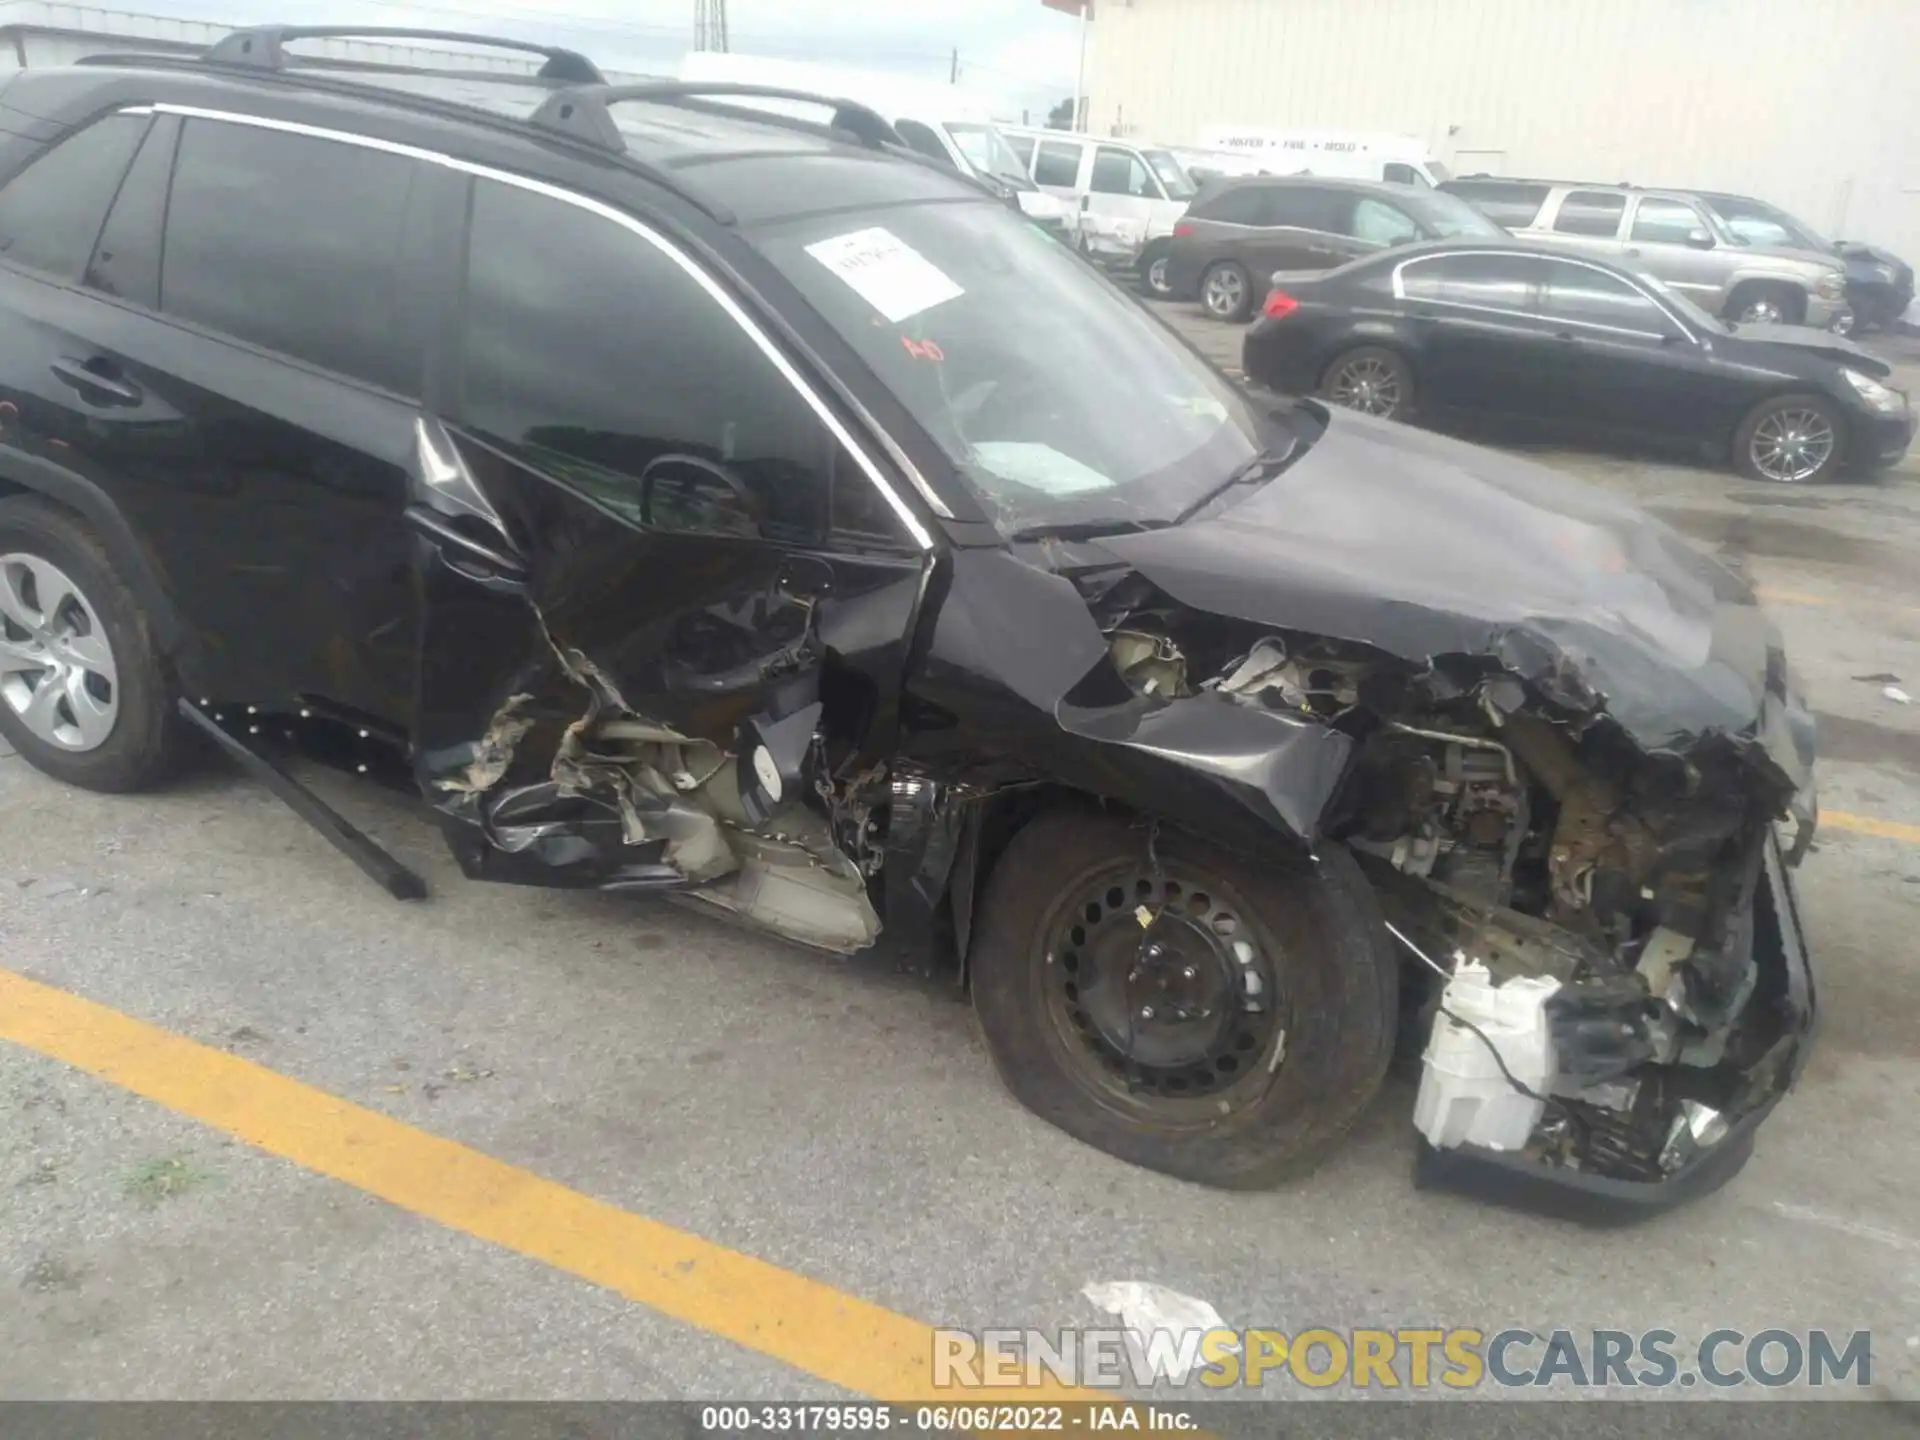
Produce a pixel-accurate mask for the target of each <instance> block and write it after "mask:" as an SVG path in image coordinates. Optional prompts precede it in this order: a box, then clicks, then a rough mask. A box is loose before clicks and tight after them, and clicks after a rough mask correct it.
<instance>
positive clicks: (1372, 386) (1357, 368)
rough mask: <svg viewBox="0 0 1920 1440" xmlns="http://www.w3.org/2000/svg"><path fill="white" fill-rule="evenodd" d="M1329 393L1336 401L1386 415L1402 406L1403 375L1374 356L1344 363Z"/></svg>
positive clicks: (1339, 403)
mask: <svg viewBox="0 0 1920 1440" xmlns="http://www.w3.org/2000/svg"><path fill="white" fill-rule="evenodd" d="M1327 392H1328V398H1330V399H1331V400H1332V401H1333V403H1334V404H1336V405H1343V406H1345V407H1346V408H1347V409H1349V410H1358V411H1360V412H1361V413H1362V414H1364V415H1378V416H1381V417H1382V418H1385V417H1387V416H1390V415H1392V414H1393V412H1394V411H1396V410H1398V409H1399V408H1400V376H1399V375H1398V373H1396V372H1395V370H1394V368H1393V366H1391V365H1389V364H1388V363H1387V362H1386V361H1384V360H1381V359H1378V358H1377V357H1375V356H1372V355H1364V356H1362V357H1360V358H1359V359H1357V360H1348V361H1346V362H1344V363H1343V364H1342V365H1340V366H1339V368H1337V369H1336V370H1335V371H1334V372H1333V380H1332V382H1331V383H1330V384H1329V385H1328V386H1327Z"/></svg>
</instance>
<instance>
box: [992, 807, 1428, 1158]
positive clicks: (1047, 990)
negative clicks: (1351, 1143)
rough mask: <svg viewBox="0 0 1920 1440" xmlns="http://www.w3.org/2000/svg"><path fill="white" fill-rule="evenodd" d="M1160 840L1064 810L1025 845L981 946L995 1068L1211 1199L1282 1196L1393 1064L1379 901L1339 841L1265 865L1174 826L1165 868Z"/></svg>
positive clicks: (1097, 1143)
mask: <svg viewBox="0 0 1920 1440" xmlns="http://www.w3.org/2000/svg"><path fill="white" fill-rule="evenodd" d="M1148 835H1149V832H1148V830H1147V829H1146V828H1145V827H1144V826H1142V825H1139V824H1130V823H1129V822H1127V821H1125V820H1122V819H1119V818H1117V817H1115V816H1112V815H1106V814H1101V813H1098V812H1094V811H1089V810H1081V809H1062V810H1055V811H1050V812H1048V813H1046V814H1044V815H1041V816H1040V817H1039V818H1037V819H1035V820H1034V821H1032V822H1031V823H1030V824H1028V825H1027V826H1026V828H1024V829H1023V830H1021V831H1020V832H1019V834H1017V835H1016V836H1015V837H1014V838H1013V841H1012V842H1011V843H1010V844H1009V845H1008V847H1007V849H1006V850H1005V852H1004V853H1003V854H1002V855H1001V857H1000V859H999V862H998V863H997V864H996V865H995V866H994V869H993V873H992V876H991V877H990V879H989V881H988V884H987V887H986V893H985V896H984V897H983V903H982V905H981V911H980V915H981V923H980V927H979V929H978V930H977V931H976V932H975V933H976V939H975V940H974V943H973V947H972V975H973V1003H974V1009H975V1012H976V1013H977V1014H978V1015H979V1017H980V1024H981V1028H982V1030H983V1031H984V1032H985V1035H986V1040H987V1046H988V1049H989V1050H990V1051H991V1052H992V1055H993V1061H994V1065H995V1067H996V1068H997V1069H998V1070H999V1072H1000V1076H1001V1078H1002V1079H1003V1080H1004V1081H1005V1082H1006V1085H1007V1088H1008V1089H1010V1090H1011V1091H1012V1092H1013V1094H1014V1096H1015V1097H1016V1098H1017V1099H1019V1100H1020V1101H1021V1103H1022V1104H1024V1105H1026V1106H1027V1107H1028V1108H1029V1109H1030V1110H1032V1111H1033V1112H1034V1113H1035V1114H1037V1115H1039V1116H1040V1117H1041V1118H1042V1119H1044V1120H1046V1121H1048V1122H1049V1123H1051V1124H1053V1125H1057V1126H1058V1127H1059V1128H1060V1129H1062V1130H1064V1131H1066V1132H1067V1133H1068V1134H1069V1135H1072V1136H1074V1137H1075V1138H1076V1139H1079V1140H1083V1141H1085V1142H1086V1143H1087V1144H1089V1145H1092V1146H1094V1147H1096V1148H1098V1149H1101V1150H1104V1151H1106V1152H1107V1153H1108V1154H1110V1155H1115V1156H1118V1157H1119V1158H1121V1159H1123V1160H1129V1161H1131V1162H1133V1163H1134V1164H1136V1165H1143V1166H1146V1167H1147V1168H1148V1169H1152V1170H1159V1171H1163V1172H1165V1173H1167V1174H1169V1175H1177V1176H1179V1177H1180V1178H1182V1179H1185V1180H1193V1181H1197V1182H1199V1183H1201V1184H1204V1185H1215V1186H1220V1187H1223V1188H1227V1189H1264V1188H1267V1187H1270V1186H1273V1185H1275V1184H1278V1183H1279V1182H1280V1181H1282V1180H1284V1179H1286V1178H1288V1177H1289V1176H1292V1175H1296V1174H1299V1173H1302V1172H1304V1171H1305V1170H1307V1169H1309V1168H1311V1167H1312V1166H1313V1165H1314V1164H1315V1163H1316V1162H1317V1161H1318V1160H1319V1159H1320V1158H1321V1157H1322V1156H1323V1155H1324V1154H1325V1152H1326V1151H1327V1150H1328V1149H1329V1148H1330V1147H1331V1146H1332V1145H1333V1144H1334V1143H1335V1142H1336V1141H1338V1140H1339V1139H1340V1137H1341V1136H1342V1135H1344V1133H1345V1132H1346V1131H1347V1129H1348V1128H1349V1127H1350V1126H1351V1125H1352V1124H1353V1122H1354V1121H1355V1120H1356V1119H1357V1118H1358V1117H1359V1116H1360V1114H1361V1113H1362V1111H1363V1110H1364V1109H1365V1108H1366V1106H1367V1104H1368V1102H1369V1101H1371V1100H1372V1098H1373V1096H1374V1094H1375V1093H1376V1091H1378V1089H1379V1087H1380V1082H1381V1080H1382V1078H1383V1077H1384V1076H1385V1074H1386V1070H1387V1064H1388V1061H1389V1060H1390V1059H1391V1058H1392V1053H1393V1046H1394V1037H1395V1025H1396V1012H1397V1008H1398V1004H1399V971H1398V966H1397V961H1396V958H1395V956H1394V954H1393V953H1392V951H1391V950H1390V948H1389V947H1388V945H1387V941H1386V931H1385V928H1384V926H1383V925H1382V922H1381V919H1380V913H1379V909H1378V905H1377V902H1376V901H1375V898H1374V895H1373V891H1372V889H1371V887H1370V886H1369V885H1368V883H1367V881H1366V878H1365V876H1364V875H1362V873H1361V872H1360V869H1359V867H1358V866H1357V865H1356V864H1355V863H1354V861H1353V858H1352V856H1351V855H1350V854H1349V853H1348V852H1347V850H1346V849H1345V848H1344V847H1342V846H1340V845H1337V844H1333V843H1330V842H1328V843H1323V844H1322V846H1321V850H1320V857H1319V860H1318V862H1317V863H1316V862H1315V861H1314V860H1312V859H1310V858H1309V857H1307V856H1306V855H1305V854H1304V853H1295V854H1293V855H1292V856H1291V857H1288V856H1286V855H1284V854H1283V855H1281V856H1280V857H1278V858H1275V857H1273V856H1266V855H1263V856H1261V857H1259V859H1258V860H1257V861H1256V860H1254V859H1252V858H1250V857H1244V856H1241V855H1238V854H1235V853H1233V852H1232V851H1229V850H1226V849H1223V848H1221V847H1219V846H1216V845H1213V844H1211V843H1209V842H1207V841H1205V840H1201V839H1199V838H1197V837H1194V836H1190V835H1186V834H1184V833H1180V832H1174V831H1170V830H1165V829H1163V830H1161V831H1160V832H1159V834H1158V835H1157V837H1155V839H1154V841H1153V848H1152V852H1151V855H1152V856H1157V866H1156V863H1155V860H1154V859H1153V858H1151V857H1150V852H1149V849H1148ZM1156 874H1157V877H1158V878H1155V877H1156ZM1116 897H1117V898H1116ZM1135 907H1142V908H1145V909H1146V910H1147V911H1148V913H1149V915H1150V916H1151V917H1152V922H1151V928H1143V927H1142V926H1141V924H1140V922H1139V919H1138V916H1139V913H1140V912H1139V909H1138V908H1135ZM1096 915H1097V918H1096ZM1076 936H1077V937H1078V938H1076ZM1149 951H1151V952H1152V953H1153V954H1154V955H1156V956H1158V958H1157V959H1152V960H1149V959H1147V958H1146V957H1147V956H1148V954H1149ZM1162 952H1164V953H1162ZM1255 974H1258V975H1259V976H1260V977H1261V979H1260V983H1259V984H1258V985H1256V984H1254V982H1253V980H1251V979H1249V978H1248V977H1249V976H1253V975H1255ZM1183 987H1184V988H1183ZM1208 997H1212V998H1213V999H1214V1000H1217V1001H1219V1002H1221V1003H1219V1004H1217V1005H1202V1004H1200V1003H1199V1002H1200V1001H1201V1000H1203V999H1206V998H1208ZM1156 1005H1158V1006H1159V1013H1158V1018H1157V1020H1156V1018H1155V1011H1154V1007H1155V1006H1156ZM1260 1006H1264V1007H1265V1008H1264V1009H1262V1008H1260ZM1076 1015H1077V1017H1078V1018H1077V1019H1076V1018H1075V1017H1076ZM1116 1024H1118V1025H1119V1026H1120V1027H1121V1028H1119V1029H1117V1030H1116V1028H1115V1027H1116ZM1128 1047H1131V1049H1129V1048H1128Z"/></svg>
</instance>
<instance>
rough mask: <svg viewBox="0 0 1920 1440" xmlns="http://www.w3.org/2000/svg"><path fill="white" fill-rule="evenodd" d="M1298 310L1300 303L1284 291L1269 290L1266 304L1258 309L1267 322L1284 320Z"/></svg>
mask: <svg viewBox="0 0 1920 1440" xmlns="http://www.w3.org/2000/svg"><path fill="white" fill-rule="evenodd" d="M1299 308H1300V302H1299V301H1298V300H1296V299H1294V298H1293V297H1292V296H1291V295H1289V294H1287V292H1286V291H1284V290H1269V291H1268V292H1267V303H1266V304H1264V305H1262V306H1261V307H1260V313H1261V314H1262V315H1264V316H1266V317H1267V319H1269V320H1284V319H1286V318H1287V316H1289V315H1291V314H1292V313H1293V312H1294V311H1296V310H1298V309H1299Z"/></svg>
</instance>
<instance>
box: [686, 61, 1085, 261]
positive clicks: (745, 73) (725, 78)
mask: <svg viewBox="0 0 1920 1440" xmlns="http://www.w3.org/2000/svg"><path fill="white" fill-rule="evenodd" d="M679 73H680V78H681V79H682V80H688V81H701V82H708V83H713V84H724V85H768V86H773V87H776V88H778V89H782V90H804V91H806V92H807V93H808V94H810V95H821V96H825V97H828V98H830V99H836V100H853V101H857V102H858V103H859V104H862V105H865V106H866V107H867V108H868V109H870V110H873V111H876V112H877V113H878V114H879V115H880V116H881V118H883V119H884V120H886V122H887V123H888V124H890V125H891V126H893V128H894V129H895V130H897V131H899V132H900V138H901V139H902V140H904V141H906V143H907V144H908V146H909V147H911V148H912V149H914V150H916V151H918V152H919V153H920V154H922V155H925V156H927V157H928V158H929V159H932V160H937V161H939V162H940V163H941V164H942V165H947V166H950V167H952V168H953V169H955V170H958V171H959V172H960V173H961V174H963V175H970V176H972V177H973V178H974V179H976V180H978V181H980V183H981V184H983V185H985V186H986V187H987V188H988V189H990V190H992V191H993V192H994V193H995V194H997V195H999V196H1001V197H1002V198H1003V199H1005V200H1006V201H1008V203H1010V204H1013V203H1017V204H1018V205H1019V206H1020V209H1021V211H1022V213H1024V214H1025V215H1026V216H1027V217H1028V218H1029V219H1031V220H1033V221H1035V222H1036V223H1038V224H1040V225H1042V226H1044V227H1045V228H1046V229H1048V230H1050V231H1052V232H1053V233H1054V234H1055V235H1056V236H1058V237H1059V238H1060V239H1062V240H1064V241H1066V242H1067V243H1068V244H1072V243H1073V242H1074V240H1075V238H1076V237H1077V234H1078V226H1077V224H1076V223H1075V222H1076V220H1077V218H1078V217H1077V212H1076V211H1075V210H1074V209H1073V207H1072V206H1070V205H1066V204H1063V203H1061V201H1060V200H1059V199H1058V198H1056V197H1055V196H1051V195H1048V194H1047V193H1046V192H1045V191H1044V190H1042V189H1040V188H1039V187H1038V186H1036V185H1035V184H1034V183H1033V180H1032V177H1030V176H1029V175H1028V174H1027V169H1026V166H1024V165H1023V164H1021V163H1020V158H1019V156H1017V155H1016V154H1014V152H1013V150H1012V149H1011V148H1010V147H1009V146H1008V144H1007V141H1006V139H1005V137H1004V136H1002V135H1001V133H1000V131H999V130H998V129H997V128H996V127H995V126H994V124H993V123H992V121H991V120H990V119H989V118H988V110H987V107H986V106H985V105H984V104H982V103H980V102H979V101H977V100H975V99H974V98H972V97H971V96H968V95H967V94H965V93H964V92H963V91H960V90H958V89H956V88H955V87H954V86H951V85H925V84H914V83H912V82H903V81H902V80H901V79H900V77H899V76H897V75H876V74H874V73H872V72H871V71H864V70H846V69H841V68H840V67H838V66H832V65H811V64H807V63H805V62H803V61H798V60H773V59H768V58H765V57H763V56H758V55H735V54H722V53H720V52H717V51H712V50H695V51H691V52H689V53H688V54H687V56H686V57H685V58H684V59H683V60H681V62H680V72H679ZM734 103H738V104H741V105H751V106H754V107H757V108H760V109H764V110H769V111H773V112H775V113H778V114H788V113H791V114H794V115H797V116H799V117H801V118H808V119H811V118H817V116H814V115H813V114H811V113H810V112H808V111H807V110H806V109H805V108H804V107H796V106H791V105H785V104H783V103H782V102H780V101H778V100H747V99H744V98H742V99H739V100H737V101H736V102H734Z"/></svg>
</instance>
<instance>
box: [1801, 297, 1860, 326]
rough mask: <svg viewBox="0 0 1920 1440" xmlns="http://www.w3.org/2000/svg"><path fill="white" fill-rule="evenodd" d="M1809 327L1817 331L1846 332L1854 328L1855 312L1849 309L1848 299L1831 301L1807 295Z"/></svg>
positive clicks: (1840, 298) (1807, 320) (1842, 298)
mask: <svg viewBox="0 0 1920 1440" xmlns="http://www.w3.org/2000/svg"><path fill="white" fill-rule="evenodd" d="M1805 323H1806V324H1807V325H1809V326H1811V327H1812V328H1813V329H1815V330H1838V331H1841V332H1843V333H1844V332H1845V331H1847V330H1850V329H1852V328H1853V311H1852V310H1851V309H1850V308H1848V305H1847V301H1846V297H1845V296H1841V297H1839V298H1837V299H1832V300H1829V299H1828V298H1827V297H1826V296H1824V295H1815V294H1812V293H1809V294H1808V295H1807V318H1806V322H1805Z"/></svg>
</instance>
